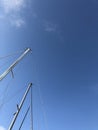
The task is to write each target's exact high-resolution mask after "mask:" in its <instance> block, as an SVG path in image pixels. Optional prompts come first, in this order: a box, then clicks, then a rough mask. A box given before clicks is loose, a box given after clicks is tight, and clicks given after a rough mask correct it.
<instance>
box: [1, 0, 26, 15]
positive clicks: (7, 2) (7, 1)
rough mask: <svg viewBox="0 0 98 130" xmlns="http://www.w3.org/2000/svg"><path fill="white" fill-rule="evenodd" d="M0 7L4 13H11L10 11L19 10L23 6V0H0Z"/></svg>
mask: <svg viewBox="0 0 98 130" xmlns="http://www.w3.org/2000/svg"><path fill="white" fill-rule="evenodd" d="M1 5H2V8H3V9H4V11H5V12H6V13H12V11H19V10H21V9H22V8H23V7H24V6H25V1H24V0H1Z"/></svg>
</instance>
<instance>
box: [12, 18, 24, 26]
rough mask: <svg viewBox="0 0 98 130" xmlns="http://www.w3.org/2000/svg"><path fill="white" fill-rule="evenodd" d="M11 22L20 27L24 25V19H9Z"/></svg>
mask: <svg viewBox="0 0 98 130" xmlns="http://www.w3.org/2000/svg"><path fill="white" fill-rule="evenodd" d="M11 24H12V25H13V26H16V27H21V26H23V25H25V21H24V20H23V19H15V20H12V21H11Z"/></svg>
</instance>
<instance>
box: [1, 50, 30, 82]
mask: <svg viewBox="0 0 98 130" xmlns="http://www.w3.org/2000/svg"><path fill="white" fill-rule="evenodd" d="M30 51H31V49H30V48H27V49H26V50H25V51H24V52H23V54H22V55H21V56H20V57H19V58H18V59H17V60H16V61H15V62H13V64H12V65H10V67H9V68H8V69H7V70H5V71H4V72H3V74H1V75H0V81H1V80H2V79H3V78H5V76H6V75H7V74H8V73H9V72H12V69H13V68H14V67H15V66H16V65H17V64H18V63H19V61H20V60H22V59H23V58H24V56H25V55H26V54H27V53H28V52H30ZM12 75H13V72H12Z"/></svg>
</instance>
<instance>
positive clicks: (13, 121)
mask: <svg viewBox="0 0 98 130" xmlns="http://www.w3.org/2000/svg"><path fill="white" fill-rule="evenodd" d="M31 87H32V83H30V84H29V85H28V88H27V90H26V92H25V94H24V96H23V98H22V100H21V102H20V105H19V106H17V112H16V113H15V115H14V117H13V120H12V122H11V124H10V126H9V128H8V130H12V128H13V126H14V124H15V121H16V119H17V117H18V114H19V112H20V110H21V108H22V106H23V103H24V101H25V99H26V97H27V94H28V92H29V90H30V88H31Z"/></svg>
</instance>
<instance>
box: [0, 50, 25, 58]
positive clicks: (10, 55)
mask: <svg viewBox="0 0 98 130" xmlns="http://www.w3.org/2000/svg"><path fill="white" fill-rule="evenodd" d="M22 52H23V50H21V51H16V52H15V53H11V54H9V55H6V56H1V57H0V60H3V59H6V58H9V57H12V56H15V55H17V54H20V53H22Z"/></svg>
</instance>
